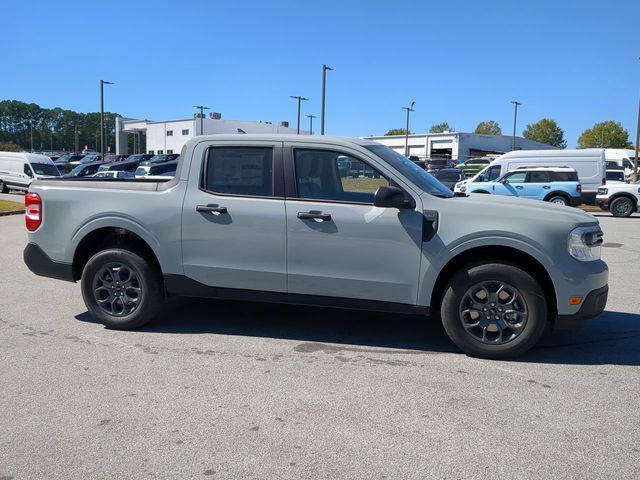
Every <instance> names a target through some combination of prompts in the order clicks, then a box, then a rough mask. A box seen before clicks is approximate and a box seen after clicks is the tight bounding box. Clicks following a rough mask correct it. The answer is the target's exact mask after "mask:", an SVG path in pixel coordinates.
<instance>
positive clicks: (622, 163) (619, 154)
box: [604, 148, 640, 179]
mask: <svg viewBox="0 0 640 480" xmlns="http://www.w3.org/2000/svg"><path fill="white" fill-rule="evenodd" d="M635 156H636V151H635V150H631V149H628V148H606V149H605V150H604V159H605V161H606V162H607V164H606V165H607V168H609V169H620V170H624V175H625V177H626V178H627V179H629V178H630V177H631V175H632V174H633V161H634V158H635ZM639 173H640V170H639Z"/></svg>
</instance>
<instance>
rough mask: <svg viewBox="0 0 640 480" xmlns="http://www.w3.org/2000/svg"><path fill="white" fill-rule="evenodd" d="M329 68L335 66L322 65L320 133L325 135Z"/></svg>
mask: <svg viewBox="0 0 640 480" xmlns="http://www.w3.org/2000/svg"><path fill="white" fill-rule="evenodd" d="M327 70H333V68H331V67H328V66H327V65H322V110H321V112H320V135H324V106H325V93H326V87H327Z"/></svg>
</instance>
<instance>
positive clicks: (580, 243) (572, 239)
mask: <svg viewBox="0 0 640 480" xmlns="http://www.w3.org/2000/svg"><path fill="white" fill-rule="evenodd" d="M601 245H602V230H600V227H599V226H597V225H594V226H591V227H577V228H574V229H573V230H571V231H570V232H569V240H568V242H567V248H568V250H569V255H571V256H572V257H573V258H575V259H576V260H580V261H581V262H590V261H592V260H599V259H600V253H601V252H600V250H601Z"/></svg>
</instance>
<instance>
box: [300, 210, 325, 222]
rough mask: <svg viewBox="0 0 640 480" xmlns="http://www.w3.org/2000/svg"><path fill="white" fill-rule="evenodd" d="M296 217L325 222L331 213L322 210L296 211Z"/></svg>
mask: <svg viewBox="0 0 640 480" xmlns="http://www.w3.org/2000/svg"><path fill="white" fill-rule="evenodd" d="M298 218H299V219H300V220H320V221H321V222H327V221H329V220H331V215H330V214H329V213H322V212H298Z"/></svg>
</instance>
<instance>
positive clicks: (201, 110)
mask: <svg viewBox="0 0 640 480" xmlns="http://www.w3.org/2000/svg"><path fill="white" fill-rule="evenodd" d="M193 108H197V109H199V110H200V135H204V111H205V110H209V107H205V106H204V105H194V106H193Z"/></svg>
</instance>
